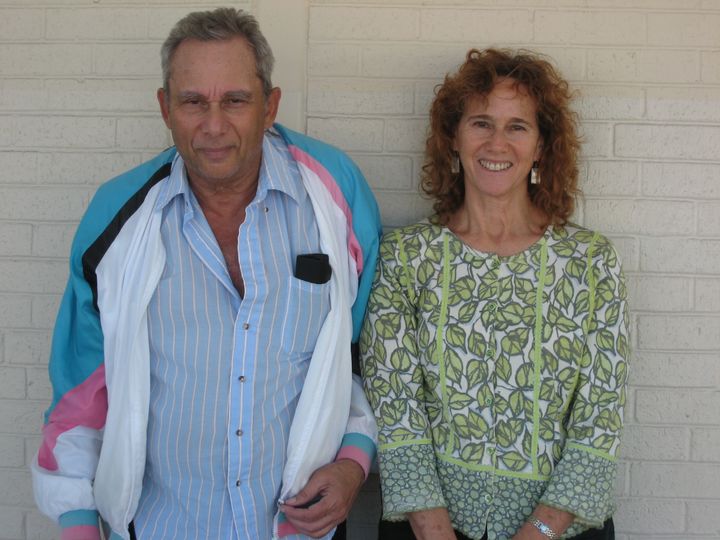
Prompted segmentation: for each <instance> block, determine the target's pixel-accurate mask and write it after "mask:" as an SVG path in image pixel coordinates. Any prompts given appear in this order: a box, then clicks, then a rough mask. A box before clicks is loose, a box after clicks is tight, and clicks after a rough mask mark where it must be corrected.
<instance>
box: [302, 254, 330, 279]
mask: <svg viewBox="0 0 720 540" xmlns="http://www.w3.org/2000/svg"><path fill="white" fill-rule="evenodd" d="M331 275H332V268H331V267H330V261H329V260H328V256H327V255H326V254H325V253H305V254H304V255H298V256H297V259H296V260H295V277H296V278H298V279H302V280H303V281H307V282H309V283H318V284H320V283H327V282H328V281H329V280H330V276H331Z"/></svg>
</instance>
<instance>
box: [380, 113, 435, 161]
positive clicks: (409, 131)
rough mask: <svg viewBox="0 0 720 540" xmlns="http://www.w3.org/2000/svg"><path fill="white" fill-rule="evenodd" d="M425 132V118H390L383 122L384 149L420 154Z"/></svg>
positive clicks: (426, 122)
mask: <svg viewBox="0 0 720 540" xmlns="http://www.w3.org/2000/svg"><path fill="white" fill-rule="evenodd" d="M427 134H428V120H427V118H390V119H388V120H386V122H385V150H386V151H388V152H409V153H418V154H421V153H422V152H423V151H424V150H425V139H426V138H427Z"/></svg>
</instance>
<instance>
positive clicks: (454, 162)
mask: <svg viewBox="0 0 720 540" xmlns="http://www.w3.org/2000/svg"><path fill="white" fill-rule="evenodd" d="M450 172H451V173H452V174H460V157H459V156H458V155H457V154H453V156H452V157H451V158H450Z"/></svg>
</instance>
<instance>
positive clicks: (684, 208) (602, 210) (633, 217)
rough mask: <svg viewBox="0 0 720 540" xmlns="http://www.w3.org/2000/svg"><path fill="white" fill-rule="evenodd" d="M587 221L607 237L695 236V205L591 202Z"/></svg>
mask: <svg viewBox="0 0 720 540" xmlns="http://www.w3.org/2000/svg"><path fill="white" fill-rule="evenodd" d="M585 221H586V222H587V223H588V225H589V226H590V227H592V228H597V229H600V230H602V231H605V232H608V233H621V232H622V233H630V234H644V235H664V234H688V235H689V234H692V233H694V232H695V223H694V221H695V204H694V203H691V202H677V201H648V200H627V199H615V198H613V199H588V200H586V201H585Z"/></svg>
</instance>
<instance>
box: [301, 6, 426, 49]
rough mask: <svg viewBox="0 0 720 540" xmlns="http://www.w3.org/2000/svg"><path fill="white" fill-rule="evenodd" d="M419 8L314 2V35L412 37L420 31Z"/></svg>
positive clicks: (372, 38) (326, 37)
mask: <svg viewBox="0 0 720 540" xmlns="http://www.w3.org/2000/svg"><path fill="white" fill-rule="evenodd" d="M419 18H420V14H419V12H418V10H416V9H409V8H407V9H406V8H394V7H385V6H373V7H353V6H347V7H345V6H310V35H311V36H312V37H313V39H316V40H336V41H343V40H358V39H359V40H368V41H384V40H392V41H398V40H411V39H417V38H418V35H419Z"/></svg>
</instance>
